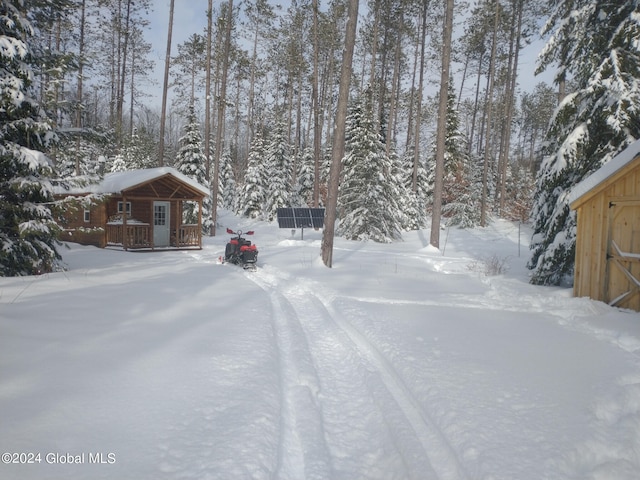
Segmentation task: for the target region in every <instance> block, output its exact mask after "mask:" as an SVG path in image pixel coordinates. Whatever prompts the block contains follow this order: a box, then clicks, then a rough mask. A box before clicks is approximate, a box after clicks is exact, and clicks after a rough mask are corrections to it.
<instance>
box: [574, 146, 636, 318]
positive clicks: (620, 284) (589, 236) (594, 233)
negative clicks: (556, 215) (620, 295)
mask: <svg viewBox="0 0 640 480" xmlns="http://www.w3.org/2000/svg"><path fill="white" fill-rule="evenodd" d="M639 160H640V159H639V158H636V160H635V161H634V162H632V164H630V165H629V166H628V168H626V169H624V170H623V171H621V172H620V174H619V175H617V176H616V177H614V178H612V179H610V180H608V181H606V182H603V188H601V189H600V190H599V191H597V192H596V193H595V194H593V195H591V196H589V197H588V198H587V200H586V201H584V202H583V203H581V204H580V205H579V206H578V207H577V208H576V211H577V215H578V217H577V237H576V262H575V278H574V288H573V290H574V295H575V296H578V297H583V296H588V297H590V298H593V299H594V300H600V301H604V302H610V301H612V300H614V298H615V295H616V293H615V292H619V291H621V290H622V291H624V290H625V289H626V288H627V287H626V286H625V285H627V284H628V283H629V279H628V278H627V277H625V274H624V273H623V272H622V271H621V269H620V268H614V267H612V266H611V261H610V260H609V265H608V258H609V259H610V258H611V256H610V255H609V257H608V254H610V253H611V249H612V248H613V247H612V246H611V241H612V238H613V237H615V239H616V244H617V245H618V246H619V247H620V248H622V249H627V250H625V251H630V252H634V253H640V252H638V250H637V249H638V243H639V242H640V239H638V238H636V237H637V236H638V228H639V227H640V226H639V225H638V219H635V217H636V216H637V215H638V214H637V213H636V212H637V211H636V210H635V209H633V210H631V211H628V210H627V211H625V213H624V214H623V215H622V216H621V214H620V213H619V212H620V206H621V205H625V206H626V205H630V204H634V203H635V202H639V206H638V209H640V161H639ZM634 219H635V220H634ZM630 268H631V271H632V273H633V272H634V271H635V270H633V269H634V268H636V267H630ZM621 306H625V307H626V308H634V309H640V295H637V294H636V295H635V298H634V299H633V300H632V301H631V302H630V303H628V304H627V305H621Z"/></svg>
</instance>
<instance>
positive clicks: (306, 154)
mask: <svg viewBox="0 0 640 480" xmlns="http://www.w3.org/2000/svg"><path fill="white" fill-rule="evenodd" d="M314 178H315V176H314V160H313V150H312V149H311V148H305V149H304V150H303V151H302V155H300V158H299V160H298V171H297V173H296V186H295V188H294V200H292V202H291V205H292V206H294V207H295V206H300V207H306V206H308V205H311V204H312V203H313V182H314Z"/></svg>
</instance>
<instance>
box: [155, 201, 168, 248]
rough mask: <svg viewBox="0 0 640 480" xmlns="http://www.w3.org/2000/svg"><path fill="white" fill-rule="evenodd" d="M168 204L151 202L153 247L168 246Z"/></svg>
mask: <svg viewBox="0 0 640 480" xmlns="http://www.w3.org/2000/svg"><path fill="white" fill-rule="evenodd" d="M170 206H171V204H170V203H169V202H153V245H154V246H156V247H168V246H169V226H170V225H171V222H170V221H169V220H170V219H169V214H170V212H171V208H170Z"/></svg>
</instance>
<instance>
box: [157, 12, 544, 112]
mask: <svg viewBox="0 0 640 480" xmlns="http://www.w3.org/2000/svg"><path fill="white" fill-rule="evenodd" d="M279 3H280V4H283V3H286V2H279ZM169 5H170V2H169V0H161V1H159V2H154V3H153V11H152V12H151V14H150V28H149V30H148V31H147V32H146V38H147V41H149V42H150V43H151V44H152V47H153V53H152V55H153V60H154V61H155V69H154V72H155V73H154V78H155V79H156V85H154V86H151V90H152V91H153V92H155V98H156V99H157V102H158V104H160V101H161V98H162V84H163V78H164V61H165V55H166V50H167V27H168V24H169ZM215 5H216V2H214V8H215ZM207 7H208V1H207V0H192V1H187V0H176V2H175V9H174V17H173V22H174V25H173V31H172V46H171V54H172V55H175V54H176V52H177V45H179V44H180V43H183V42H184V41H185V40H187V39H188V38H189V36H191V35H192V34H193V33H200V34H204V33H205V32H206V28H207V18H206V9H207ZM360 15H361V16H362V12H360ZM542 47H543V42H542V40H537V41H535V42H534V43H532V44H531V45H529V46H526V47H525V48H524V49H523V51H522V54H521V56H520V60H519V66H518V68H519V72H520V74H519V79H518V82H519V85H520V88H521V89H522V90H523V91H532V90H533V88H534V87H535V85H536V84H538V83H540V82H545V83H548V84H551V83H552V80H553V73H552V72H544V73H542V74H541V75H538V76H536V75H534V72H535V67H536V58H537V56H538V53H539V52H540V50H541V49H542ZM454 68H455V67H454ZM434 80H436V81H437V80H438V79H434ZM456 87H459V83H458V85H457V86H456ZM436 92H437V89H436V88H434V92H433V93H432V94H435V93H436Z"/></svg>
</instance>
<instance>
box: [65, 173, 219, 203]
mask: <svg viewBox="0 0 640 480" xmlns="http://www.w3.org/2000/svg"><path fill="white" fill-rule="evenodd" d="M167 175H169V176H172V177H175V178H176V179H177V180H179V181H181V182H182V183H185V184H187V185H189V186H190V187H191V188H192V189H194V190H195V191H197V192H199V193H201V194H202V195H205V196H206V195H209V189H208V188H206V187H204V186H202V185H200V183H198V182H196V181H195V180H193V179H192V178H189V177H187V176H186V175H184V174H182V173H180V172H179V171H178V170H176V169H175V168H172V167H157V168H146V169H141V170H127V171H124V172H114V173H109V174H107V175H105V177H104V178H103V179H102V180H101V181H100V182H99V183H93V184H90V185H87V186H86V187H82V188H78V189H72V190H64V191H59V192H55V193H68V194H83V193H122V192H124V191H127V190H130V189H131V188H134V187H137V186H139V185H142V184H145V183H148V182H151V181H153V180H157V179H159V178H162V177H165V176H167Z"/></svg>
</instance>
